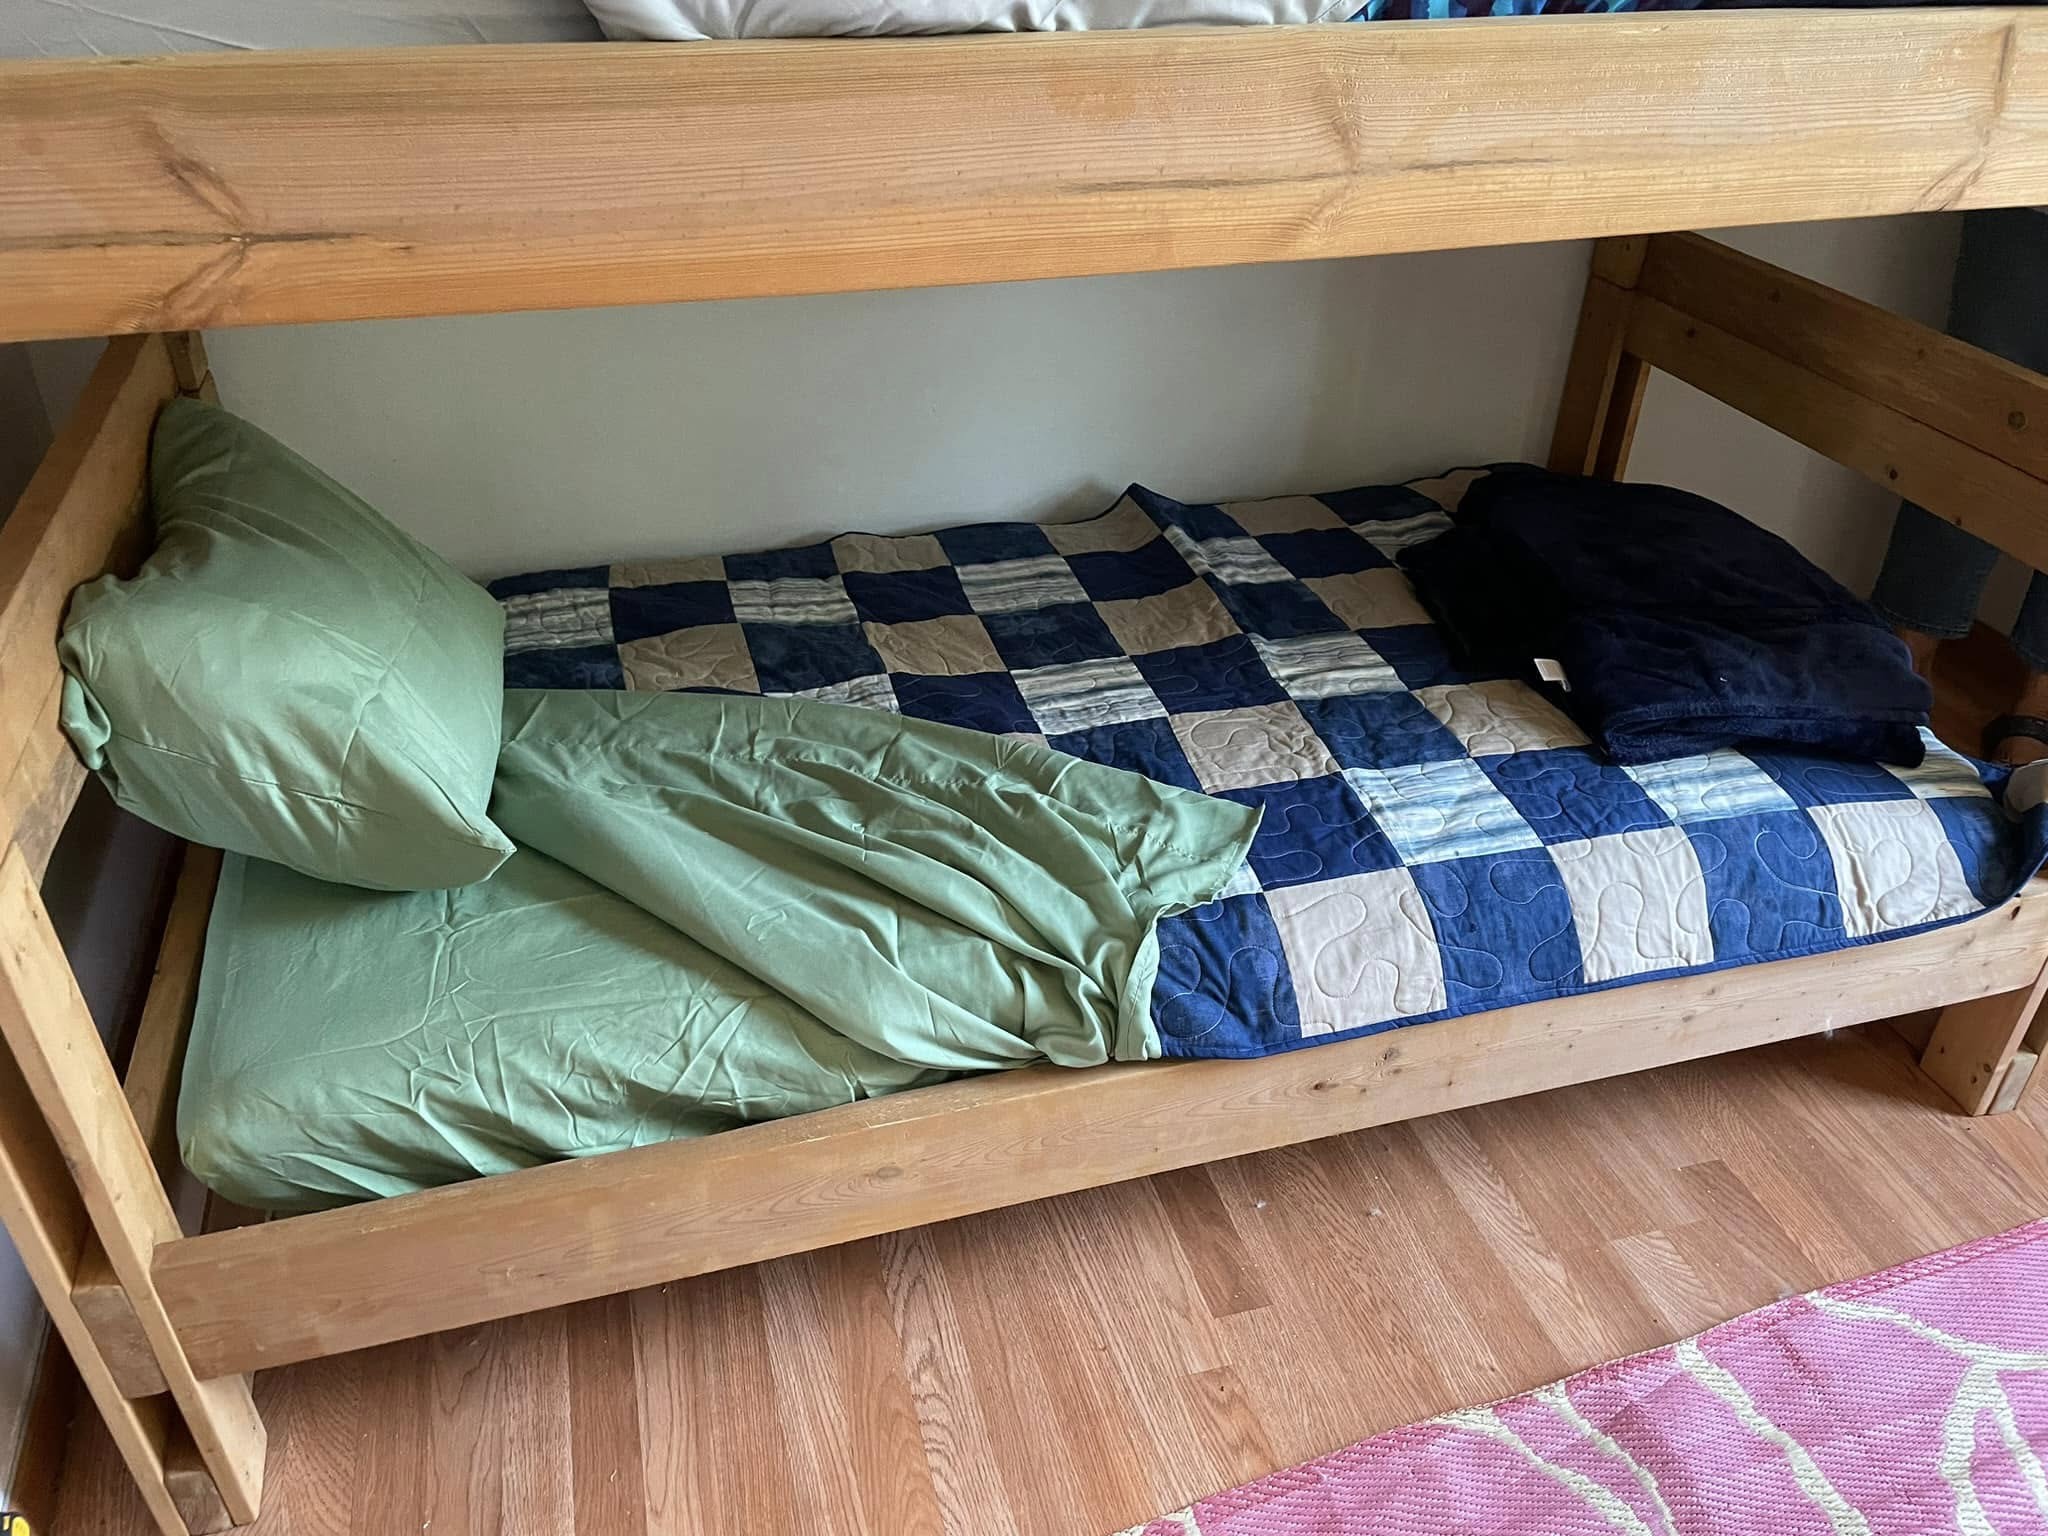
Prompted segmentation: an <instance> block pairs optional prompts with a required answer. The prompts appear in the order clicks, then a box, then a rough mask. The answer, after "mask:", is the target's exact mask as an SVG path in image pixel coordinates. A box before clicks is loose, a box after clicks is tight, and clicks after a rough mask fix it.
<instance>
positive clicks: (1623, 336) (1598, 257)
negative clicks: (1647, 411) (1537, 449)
mask: <svg viewBox="0 0 2048 1536" xmlns="http://www.w3.org/2000/svg"><path fill="white" fill-rule="evenodd" d="M1649 250H1650V241H1649V237H1648V236H1645V235H1618V236H1615V237H1613V238H1611V239H1607V240H1601V241H1597V242H1595V244H1594V246H1593V265H1592V269H1591V270H1590V271H1589V272H1588V273H1587V274H1586V297H1585V300H1584V301H1583V302H1582V303H1581V304H1580V306H1579V331H1578V335H1577V337H1576V338H1575V339H1574V340H1573V342H1572V357H1571V362H1570V364H1569V365H1568V367H1567V368H1566V370H1565V376H1564V396H1563V398H1562V399H1560V400H1559V402H1558V406H1557V430H1556V432H1555V433H1554V434H1553V436H1552V437H1551V440H1550V467H1551V468H1552V469H1554V470H1556V471H1557V472H1558V473H1560V474H1566V475H1598V476H1599V477H1600V478H1601V479H1603V480H1619V479H1620V478H1621V477H1622V475H1623V474H1624V473H1626V471H1627V469H1628V453H1629V448H1630V447H1631V446H1632V445H1633V443H1634V442H1635V435H1636V419H1637V417H1639V416H1640V415H1641V414H1642V409H1643V391H1644V390H1645V389H1646V388H1647V387H1648V386H1649V383H1650V368H1649V365H1648V364H1647V363H1645V362H1644V361H1643V360H1642V359H1641V358H1639V357H1637V356H1636V355H1635V354H1634V353H1632V352H1630V351H1629V350H1628V347H1627V339H1628V322H1629V313H1630V311H1631V310H1632V309H1633V308H1634V306H1635V288H1636V281H1637V279H1639V278H1640V277H1641V276H1642V272H1643V258H1644V257H1645V256H1647V255H1648V254H1649Z"/></svg>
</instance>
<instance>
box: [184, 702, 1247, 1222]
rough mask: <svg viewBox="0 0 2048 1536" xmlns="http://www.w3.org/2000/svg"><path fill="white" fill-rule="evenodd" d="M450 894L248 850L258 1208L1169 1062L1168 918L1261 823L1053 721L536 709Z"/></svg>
mask: <svg viewBox="0 0 2048 1536" xmlns="http://www.w3.org/2000/svg"><path fill="white" fill-rule="evenodd" d="M491 816H492V819H493V820H494V821H495V822H496V824H497V825H498V826H500V827H501V828H503V829H504V830H505V831H506V832H507V833H508V834H510V836H511V837H512V838H513V840H514V841H515V842H516V843H517V844H518V845H519V846H518V850H517V851H516V852H515V853H514V854H513V855H512V857H511V858H510V859H508V860H507V861H506V862H505V864H504V865H503V866H502V867H501V868H500V869H499V870H498V872H497V873H496V874H495V875H493V876H492V877H491V878H490V879H488V880H485V881H482V882H480V883H478V884H475V885H469V886H463V887H459V888H457V889H453V890H445V891H420V892H409V893H399V894H391V893H383V892H373V891H365V890H359V889H354V888H351V887H346V886H338V885H329V884H324V883H322V882H319V881H316V880H311V879H308V878H306V877H305V876H302V875H298V874H295V873H293V872H291V871H289V870H286V869H283V868H281V867H280V866H277V865H274V864H266V863H263V862H260V861H257V860H252V859H243V858H239V857H230V858H229V859H228V860H227V863H226V865H225V868H224V870H223V873H222V877H221V888H220V894H219V897H218V899H217V901H216V903H215V907H214V916H213V922H212V926H211V928H210V930H209V932H208V935H207V953H206V963H205V968H204V971H203V973H202V977H201V984H200V995H199V1003H198V1009H197V1013H196V1016H195V1019H194V1022H193V1027H192V1042H191V1050H190V1053H189V1055H188V1057H187V1061H186V1068H185V1082H184V1090H183V1094H182V1096H181V1100H180V1105H179V1134H180V1139H181V1141H182V1143H183V1149H184V1154H185V1160H186V1162H187V1164H188V1165H190V1167H191V1168H192V1170H193V1171H194V1172H195V1173H196V1174H198V1176H199V1177H200V1178H201V1179H203V1180H204V1181H205V1182H206V1183H208V1184H209V1185H211V1186H212V1187H213V1188H215V1189H217V1190H219V1191H220V1192H221V1193H223V1194H225V1195H227V1196H228V1197H229V1198H231V1199H234V1200H237V1201H240V1202H242V1203H244V1204H248V1205H253V1206H257V1207H261V1208H264V1209H271V1210H305V1209H313V1208H317V1207H321V1206H328V1205H336V1204H340V1203H343V1202H346V1201H350V1200H359V1199H365V1198H369V1197H372V1196H378V1195H389V1194H397V1193H401V1192H404V1191H408V1190H414V1189H422V1188H427V1187H430V1186H433V1185H437V1184H445V1183H448V1182H450V1181H452V1180H456V1179H462V1178H468V1177H471V1176H473V1175H476V1174H484V1173H496V1172H501V1171H504V1170H507V1169H513V1168H522V1167H527V1166H531V1165H533V1164H536V1163H542V1162H548V1161H553V1160H555V1159H559V1158H564V1157H579V1156H585V1155H588V1154H591V1153H595V1152H606V1151H612V1150H615V1149H618V1148H622V1147H632V1146H639V1145H642V1144H644V1143H648V1142H656V1141H665V1140H669V1139H671V1138H674V1137H678V1136H695V1135H702V1134H706V1133H709V1132H712V1131H718V1130H723V1129H727V1128H729V1127H732V1126H736V1125H740V1124H744V1123H747V1122H750V1121H756V1120H766V1119H773V1118H776V1117H778V1116H783V1115H792V1114H799V1113H803V1112H805V1111H807V1110H813V1109H822V1108H825V1107H828V1106H830V1105H833V1104H843V1103H846V1102H848V1101H850V1100H853V1099H859V1098H864V1097H872V1096H874V1095H877V1094H883V1093H890V1092H894V1091H896V1090H899V1089H903V1088H908V1087H913V1086H916V1085H918V1084H922V1083H929V1082H935V1081H938V1080H940V1079H943V1078H946V1077H951V1076H955V1075H958V1074H960V1073H965V1072H983V1071H989V1070H993V1069H996V1068H1002V1067H1012V1066H1021V1065H1025V1064H1027V1063H1030V1062H1035V1061H1051V1062H1056V1063H1059V1064H1061V1065H1064V1066H1073V1067H1085V1066H1092V1065H1096V1064H1098V1063H1101V1062H1104V1061H1108V1060H1111V1059H1117V1060H1139V1059H1143V1058H1146V1057H1151V1056H1156V1055H1157V1054H1158V1041H1157V1037H1156V1036H1155V1034H1154V1033H1153V1029H1152V1024H1151V1018H1150V997H1151V989H1152V981H1153V973H1154V969H1155V966H1156V963H1157V949H1156V938H1155V934H1154V929H1155V925H1156V924H1157V921H1158V919H1159V918H1161V917H1163V916H1165V915H1167V914H1169V913H1172V912H1176V911H1180V910H1183V909H1185V908H1187V907H1191V906H1195V905H1199V904H1200V903H1202V902H1204V901H1207V900H1209V899H1211V898H1212V897H1213V896H1214V895H1215V894H1216V893H1217V891H1218V890H1220V889H1221V888H1222V886H1223V885H1224V884H1226V883H1227V882H1228V881H1229V879H1230V878H1231V876H1232V875H1234V874H1235V873H1236V871H1237V869H1238V867H1239V865H1240V864H1241V863H1242V862H1243V859H1244V855H1245V852H1246V849H1247V848H1248V846H1249V844H1250V840H1251V834H1252V830H1253V827H1254V825H1255V823H1256V820H1257V817H1256V814H1255V813H1254V812H1252V811H1249V810H1247V809H1245V808H1244V807H1241V806H1238V805H1234V804H1231V803H1229V802H1226V801H1221V800H1214V799H1210V798H1208V797H1206V796H1203V795H1197V794H1192V793H1189V792H1187V791H1184V790H1179V789H1173V788H1170V787H1167V786H1164V785H1160V784H1155V783H1153V782H1152V781H1150V780H1148V779H1144V778H1141V777H1139V776H1137V775H1135V774H1128V773H1123V772H1120V771H1118V770H1116V769H1113V768H1105V767H1101V766H1099V765H1096V764H1092V763H1085V762H1081V761H1079V760H1077V759H1075V758H1071V757H1067V756H1065V755H1063V754H1061V753H1057V752H1052V751H1048V750H1046V749H1044V748H1042V747H1037V746H1034V745H1031V744H1029V743H1026V742H1019V741H1012V740H1006V739H1004V738H1000V737H995V736H989V735H984V734H982V733H980V732H975V731H964V730H956V729H953V728H951V727H947V726H940V725H929V724H925V723H923V722H919V721H912V720H902V719H899V718H897V717H895V716H892V715H888V714H884V713H881V712H879V711H875V710H866V709H856V708H851V707H848V706H843V705H836V704H824V703H816V702H812V701H807V700H802V699H760V698H741V697H722V696H709V695H692V694H629V693H602V692H591V691H584V690H577V691H572V692H545V693H544V692H514V693H510V694H508V695H507V696H506V710H505V747H504V752H503V756H502V758H501V759H500V763H499V771H498V780H497V788H496V793H495V796H494V798H493V800H492V804H491Z"/></svg>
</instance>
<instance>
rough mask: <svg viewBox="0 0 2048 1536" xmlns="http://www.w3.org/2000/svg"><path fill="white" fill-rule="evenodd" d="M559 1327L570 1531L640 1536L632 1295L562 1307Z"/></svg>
mask: <svg viewBox="0 0 2048 1536" xmlns="http://www.w3.org/2000/svg"><path fill="white" fill-rule="evenodd" d="M567 1322H568V1350H569V1353H568V1376H569V1453H570V1467H571V1475H572V1477H573V1480H574V1484H573V1485H574V1491H575V1503H576V1521H575V1530H576V1531H577V1533H578V1536H645V1532H646V1530H647V1479H646V1475H645V1471H644V1462H643V1459H642V1455H641V1445H642V1443H643V1441H644V1438H645V1432H644V1430H643V1429H642V1427H641V1423H640V1370H639V1362H638V1360H637V1358H636V1355H635V1351H634V1345H633V1298H632V1297H630V1296H606V1297H602V1298H600V1299H599V1300H597V1301H586V1302H584V1303H582V1304H581V1305H580V1306H575V1307H571V1308H569V1309H568V1314H567Z"/></svg>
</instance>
